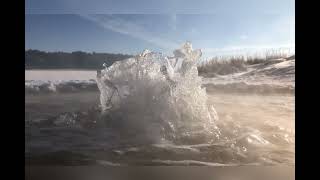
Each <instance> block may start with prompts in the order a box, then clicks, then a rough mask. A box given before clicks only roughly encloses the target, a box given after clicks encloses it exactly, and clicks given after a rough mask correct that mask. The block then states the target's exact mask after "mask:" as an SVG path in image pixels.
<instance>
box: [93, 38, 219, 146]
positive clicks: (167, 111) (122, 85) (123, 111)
mask: <svg viewBox="0 0 320 180" xmlns="http://www.w3.org/2000/svg"><path fill="white" fill-rule="evenodd" d="M173 54H174V56H173V57H167V56H164V55H162V54H161V53H154V52H151V51H149V50H144V51H143V52H142V53H141V54H139V55H137V56H135V57H134V58H129V59H126V60H123V61H118V62H116V63H114V64H113V65H112V66H110V67H106V68H105V69H103V70H102V71H100V72H98V73H97V84H98V88H99V90H100V93H101V94H100V103H101V110H102V112H103V114H104V117H105V118H106V119H107V120H108V121H114V122H117V123H118V124H119V125H120V126H121V128H120V129H125V130H126V133H127V134H130V135H131V136H138V135H142V136H143V137H149V138H150V139H151V140H152V141H161V140H170V141H175V142H183V143H188V142H190V143H191V142H192V143H194V142H195V141H196V142H198V141H201V142H203V141H205V142H210V141H214V140H217V139H219V136H220V131H219V129H218V128H217V126H216V121H217V120H218V116H217V113H216V111H215V110H214V108H213V107H212V106H209V105H208V104H207V98H208V97H207V94H206V90H205V89H204V88H202V87H201V85H202V82H201V78H200V77H199V76H198V70H197V65H196V64H197V61H198V60H199V58H200V57H201V55H202V53H201V50H193V48H192V45H191V43H189V42H187V43H185V44H184V45H183V46H182V47H181V48H180V49H177V50H175V51H174V52H173Z"/></svg>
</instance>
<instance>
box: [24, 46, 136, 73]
mask: <svg viewBox="0 0 320 180" xmlns="http://www.w3.org/2000/svg"><path fill="white" fill-rule="evenodd" d="M129 57H132V56H131V55H126V54H111V53H95V52H93V53H86V52H82V51H76V52H71V53H68V52H45V51H39V50H32V49H30V50H26V51H25V69H101V68H103V66H102V64H103V63H105V64H106V65H107V66H110V65H111V64H112V63H113V62H115V61H120V60H123V59H126V58H129Z"/></svg>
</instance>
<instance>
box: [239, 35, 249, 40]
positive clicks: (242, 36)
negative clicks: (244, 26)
mask: <svg viewBox="0 0 320 180" xmlns="http://www.w3.org/2000/svg"><path fill="white" fill-rule="evenodd" d="M240 39H241V40H246V39H248V36H247V35H245V34H243V35H241V36H240Z"/></svg>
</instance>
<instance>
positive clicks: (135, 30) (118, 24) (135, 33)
mask: <svg viewBox="0 0 320 180" xmlns="http://www.w3.org/2000/svg"><path fill="white" fill-rule="evenodd" d="M80 16H81V17H83V18H85V19H87V20H90V21H92V22H95V23H96V24H98V25H99V26H101V27H103V28H105V29H108V30H112V31H114V32H118V33H121V34H125V35H128V36H131V37H134V38H137V39H140V40H143V41H146V42H149V43H152V44H154V45H156V46H159V47H161V48H164V49H173V48H176V47H178V46H179V45H178V44H177V43H175V42H173V41H170V40H166V39H163V38H160V37H158V36H156V35H154V34H152V33H150V32H149V31H146V30H145V29H144V28H143V27H142V26H139V25H137V24H134V23H132V22H129V21H126V20H124V19H121V18H117V17H115V16H112V15H80Z"/></svg>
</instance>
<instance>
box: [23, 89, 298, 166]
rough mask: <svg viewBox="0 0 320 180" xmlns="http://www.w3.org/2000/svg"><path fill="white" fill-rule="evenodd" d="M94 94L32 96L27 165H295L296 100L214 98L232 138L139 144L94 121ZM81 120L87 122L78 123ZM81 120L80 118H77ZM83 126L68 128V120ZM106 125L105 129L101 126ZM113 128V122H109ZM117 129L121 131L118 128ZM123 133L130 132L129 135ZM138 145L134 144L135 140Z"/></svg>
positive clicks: (211, 98)
mask: <svg viewBox="0 0 320 180" xmlns="http://www.w3.org/2000/svg"><path fill="white" fill-rule="evenodd" d="M98 101H99V94H98V93H95V92H91V93H89V92H86V93H70V94H50V95H37V96H33V95H29V96H28V95H27V96H26V106H25V114H26V119H25V121H26V134H25V138H26V149H25V154H26V159H27V162H28V163H30V164H74V165H81V164H103V165H115V166H116V165H209V166H220V165H223V166H225V165H244V164H246V165H248V164H255V165H256V164H260V165H266V164H268V165H269V164H286V165H294V157H295V156H294V154H295V153H294V145H295V143H294V142H295V139H294V134H295V132H294V96H284V95H268V96H259V95H240V94H209V100H208V101H209V102H208V103H209V104H213V105H214V106H215V108H216V110H217V112H218V114H219V117H220V119H219V123H218V126H219V128H220V129H221V130H222V133H223V134H225V136H226V137H228V138H227V139H225V140H221V141H219V142H218V143H214V142H213V143H201V137H198V138H199V139H200V140H199V139H194V141H193V142H190V141H189V142H187V143H185V144H184V143H183V142H180V143H172V142H165V141H164V142H158V143H154V142H153V141H150V142H148V141H146V139H145V138H142V139H143V141H139V139H141V138H140V137H135V136H134V132H133V134H132V139H128V138H127V137H125V138H124V137H122V134H125V133H124V132H120V131H116V130H119V129H115V128H110V127H111V126H110V124H108V122H105V123H104V122H98V124H86V123H85V122H86V120H85V119H86V118H88V117H91V118H94V117H93V116H95V111H96V110H95V109H94V108H93V109H92V110H91V115H90V111H88V109H90V108H92V107H95V106H96V105H97V104H98ZM81 114H82V117H81V118H79V117H80V116H81ZM75 117H78V118H75ZM68 119H69V120H75V121H79V119H81V121H82V123H81V125H79V124H77V125H67V124H66V122H68V121H66V120H68ZM101 123H103V124H101ZM109 123H110V122H109ZM113 126H116V124H114V125H113ZM123 131H126V129H124V130H123ZM133 139H135V140H133Z"/></svg>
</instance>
